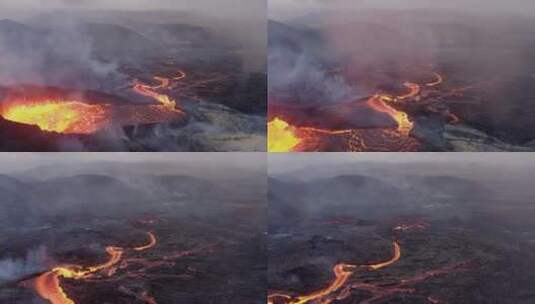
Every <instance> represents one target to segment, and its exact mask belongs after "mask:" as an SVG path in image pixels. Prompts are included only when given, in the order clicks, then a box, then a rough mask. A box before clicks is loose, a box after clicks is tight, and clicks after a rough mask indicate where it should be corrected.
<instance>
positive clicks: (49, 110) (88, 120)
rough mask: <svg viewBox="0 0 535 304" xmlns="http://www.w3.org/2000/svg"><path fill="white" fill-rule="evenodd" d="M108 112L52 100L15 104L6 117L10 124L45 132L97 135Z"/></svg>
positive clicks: (101, 108)
mask: <svg viewBox="0 0 535 304" xmlns="http://www.w3.org/2000/svg"><path fill="white" fill-rule="evenodd" d="M105 112H106V111H105V109H104V107H102V106H100V105H91V104H86V103H82V102H78V101H52V100H47V101H44V102H40V103H31V104H14V105H11V106H8V107H7V108H6V109H5V110H4V111H3V113H2V116H3V117H4V118H5V119H7V120H10V121H14V122H19V123H24V124H28V125H36V126H38V127H39V128H40V129H41V130H44V131H54V132H59V133H67V134H69V133H70V134H88V133H93V132H95V131H96V130H97V129H98V128H99V127H100V126H101V125H100V124H101V123H102V122H103V121H104V120H105V119H106V118H105V114H106V113H105Z"/></svg>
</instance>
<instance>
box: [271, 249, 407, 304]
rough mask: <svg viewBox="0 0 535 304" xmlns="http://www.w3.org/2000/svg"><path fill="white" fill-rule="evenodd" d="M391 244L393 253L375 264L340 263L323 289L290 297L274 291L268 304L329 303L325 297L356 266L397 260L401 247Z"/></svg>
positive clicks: (374, 268) (399, 256)
mask: <svg viewBox="0 0 535 304" xmlns="http://www.w3.org/2000/svg"><path fill="white" fill-rule="evenodd" d="M392 246H393V248H394V254H393V256H392V257H391V258H390V259H389V260H387V261H384V262H382V263H377V264H371V265H352V264H345V263H340V264H337V265H336V266H334V268H333V272H334V275H335V278H334V281H333V282H332V283H331V284H330V285H329V286H328V287H327V288H325V289H322V290H318V291H316V292H313V293H311V294H309V295H302V296H297V297H292V296H290V295H286V294H281V293H274V294H270V295H269V296H268V301H267V302H268V304H278V303H284V304H306V303H321V304H328V303H331V301H332V300H331V299H326V298H327V297H328V296H330V295H331V294H333V293H334V292H336V291H338V290H339V289H340V288H341V287H343V286H344V285H345V284H346V282H347V280H348V279H349V277H351V276H352V275H353V274H354V273H355V271H356V270H357V269H358V268H361V267H362V268H365V269H369V270H378V269H381V268H384V267H387V266H390V265H392V264H394V263H395V262H397V261H398V260H399V259H400V258H401V247H400V246H399V244H398V243H397V242H393V243H392ZM276 300H283V302H280V301H276ZM316 301H319V302H316Z"/></svg>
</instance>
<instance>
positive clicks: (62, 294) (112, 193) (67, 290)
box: [0, 153, 266, 304]
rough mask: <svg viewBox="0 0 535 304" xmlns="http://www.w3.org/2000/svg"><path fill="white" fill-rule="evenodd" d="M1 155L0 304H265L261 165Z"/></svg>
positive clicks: (253, 160)
mask: <svg viewBox="0 0 535 304" xmlns="http://www.w3.org/2000/svg"><path fill="white" fill-rule="evenodd" d="M2 154H3V155H0V163H1V164H2V168H3V169H2V170H1V171H2V172H0V197H1V198H2V203H1V204H0V219H1V220H0V227H1V229H0V230H1V232H0V245H1V246H2V248H3V250H2V252H1V253H0V302H1V303H10V304H28V303H32V304H74V303H76V304H88V303H129V304H148V303H151V304H174V303H216V302H217V303H227V304H230V303H255V304H260V303H265V295H264V292H265V267H266V265H265V251H264V249H263V248H264V234H265V231H266V224H265V221H266V219H265V213H266V173H265V172H266V168H265V156H264V155H263V154H240V153H237V154H234V153H225V154H223V153H222V154H219V155H214V154H212V155H205V154H203V153H165V154H160V153H150V154H149V153H145V154H136V153H131V154H121V153H117V154H115V153H105V154H99V153H93V154H83V153H76V154H64V153H52V154H6V153H2Z"/></svg>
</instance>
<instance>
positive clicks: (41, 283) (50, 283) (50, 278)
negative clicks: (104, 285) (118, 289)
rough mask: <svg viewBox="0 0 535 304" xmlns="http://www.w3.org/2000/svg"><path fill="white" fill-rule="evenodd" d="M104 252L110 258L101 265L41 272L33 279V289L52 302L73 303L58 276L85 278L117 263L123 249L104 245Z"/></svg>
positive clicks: (60, 303) (58, 303)
mask: <svg viewBox="0 0 535 304" xmlns="http://www.w3.org/2000/svg"><path fill="white" fill-rule="evenodd" d="M106 252H107V253H108V255H109V256H110V259H109V260H108V261H107V262H106V263H103V264H101V265H96V266H92V267H88V268H82V267H80V266H60V267H56V268H54V269H52V270H51V271H49V272H46V273H44V274H42V275H41V276H39V277H38V278H37V279H36V280H35V283H34V287H35V290H36V291H37V293H38V294H39V296H40V297H41V298H43V299H45V300H48V301H49V302H50V303H52V304H75V303H74V301H73V300H71V299H70V298H69V297H68V296H67V294H66V293H65V291H63V289H62V288H61V284H60V278H68V279H75V280H79V279H83V278H87V277H89V276H90V275H92V274H93V273H95V272H99V271H101V270H105V269H108V268H110V267H112V266H114V265H115V264H117V263H119V261H120V260H121V258H122V256H123V249H121V248H119V247H113V246H109V247H106Z"/></svg>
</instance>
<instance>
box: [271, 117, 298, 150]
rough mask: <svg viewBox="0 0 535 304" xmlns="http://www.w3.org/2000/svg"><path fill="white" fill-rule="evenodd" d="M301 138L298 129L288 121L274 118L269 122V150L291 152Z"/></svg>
mask: <svg viewBox="0 0 535 304" xmlns="http://www.w3.org/2000/svg"><path fill="white" fill-rule="evenodd" d="M301 140H302V139H301V138H299V136H298V135H297V129H296V128H295V127H293V126H291V125H290V124H288V123H287V122H286V121H284V120H282V119H280V118H274V119H273V120H271V121H270V122H269V123H268V151H269V152H291V151H293V149H294V148H295V147H296V146H297V145H299V143H300V142H301Z"/></svg>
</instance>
